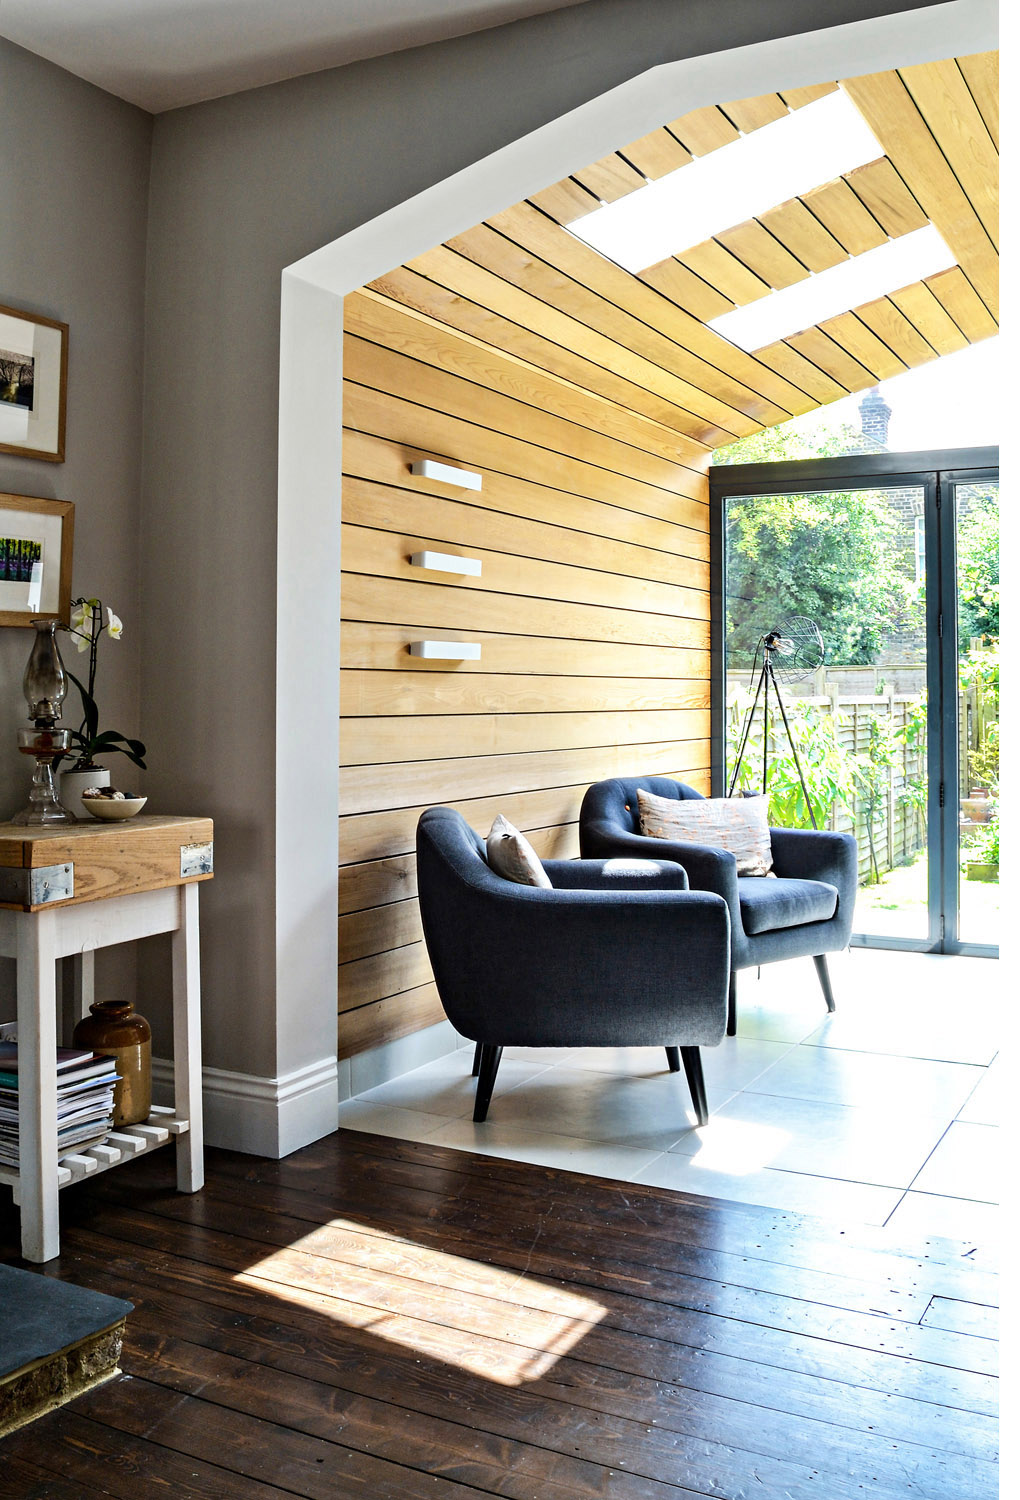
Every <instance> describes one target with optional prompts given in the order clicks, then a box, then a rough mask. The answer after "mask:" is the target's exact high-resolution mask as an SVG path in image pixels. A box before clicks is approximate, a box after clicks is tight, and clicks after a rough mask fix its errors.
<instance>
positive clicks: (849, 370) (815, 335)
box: [786, 328, 875, 391]
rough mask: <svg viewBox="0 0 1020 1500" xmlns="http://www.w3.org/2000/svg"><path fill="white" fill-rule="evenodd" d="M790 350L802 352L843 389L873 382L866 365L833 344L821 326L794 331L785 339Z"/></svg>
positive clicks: (852, 388)
mask: <svg viewBox="0 0 1020 1500" xmlns="http://www.w3.org/2000/svg"><path fill="white" fill-rule="evenodd" d="M786 342H787V343H788V344H789V345H790V347H791V349H796V350H797V352H798V354H803V355H804V357H805V359H809V360H811V362H812V364H815V365H817V366H818V368H819V369H820V370H824V371H825V373H826V375H830V376H831V377H832V379H833V380H835V381H836V382H837V384H839V385H841V386H842V387H843V389H844V390H846V391H859V390H863V389H864V388H865V387H866V386H869V385H874V384H875V377H874V375H873V373H872V372H871V370H868V369H865V367H864V366H863V365H862V364H861V363H860V362H859V361H858V360H856V359H854V358H853V356H852V355H850V354H848V353H847V352H846V350H845V349H843V348H842V347H841V346H840V345H839V344H837V343H835V342H834V341H833V340H832V339H830V338H829V337H828V336H827V335H826V334H824V333H823V332H822V331H821V329H820V328H807V329H805V330H804V332H803V333H794V334H791V335H790V337H789V338H788V339H787V340H786Z"/></svg>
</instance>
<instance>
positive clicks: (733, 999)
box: [726, 969, 737, 1036]
mask: <svg viewBox="0 0 1020 1500" xmlns="http://www.w3.org/2000/svg"><path fill="white" fill-rule="evenodd" d="M736 1034H737V971H736V969H731V970H730V998H729V1004H728V1005H727V1007H726V1035H727V1036H736Z"/></svg>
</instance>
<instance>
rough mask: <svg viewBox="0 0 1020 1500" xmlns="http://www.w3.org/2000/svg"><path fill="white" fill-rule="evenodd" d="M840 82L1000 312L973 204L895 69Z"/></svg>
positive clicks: (988, 246)
mask: <svg viewBox="0 0 1020 1500" xmlns="http://www.w3.org/2000/svg"><path fill="white" fill-rule="evenodd" d="M842 87H843V88H844V89H845V90H846V92H847V93H848V94H849V95H850V98H851V99H852V100H853V102H854V104H856V106H857V108H858V109H859V110H860V112H861V114H862V115H863V116H864V118H865V120H866V121H867V122H868V124H869V125H870V126H871V128H872V130H873V131H874V132H875V134H876V135H877V136H878V139H879V140H880V141H881V143H882V145H883V146H884V147H885V151H886V155H887V156H888V157H889V159H890V160H891V162H892V163H893V165H894V166H895V168H896V170H897V171H898V173H899V174H900V176H901V177H902V178H903V181H904V182H905V183H906V184H907V186H908V187H909V188H910V191H911V192H912V194H913V196H914V197H915V198H916V200H917V202H918V203H919V204H920V206H921V207H922V209H923V210H924V212H925V214H926V215H927V217H928V218H929V219H930V220H931V222H932V223H933V224H934V225H935V227H936V229H938V231H939V233H940V234H941V235H942V238H943V239H944V240H945V242H946V244H947V245H948V246H949V248H950V250H951V251H952V252H953V254H954V255H955V257H956V260H957V262H958V264H959V265H960V266H961V268H962V269H963V270H964V271H965V272H966V273H967V276H968V278H969V279H970V281H971V284H972V285H973V287H974V289H975V290H976V291H977V293H978V295H979V296H980V297H981V299H982V301H983V302H984V303H985V305H986V306H987V308H988V309H989V311H990V312H991V313H992V314H993V316H994V315H995V314H996V313H997V311H998V301H999V279H998V255H997V253H996V249H995V245H994V243H993V242H992V240H991V239H990V238H989V236H988V232H987V230H986V229H985V226H984V225H983V224H982V222H981V219H980V218H979V216H978V214H977V213H976V211H975V209H974V206H973V204H972V203H971V201H970V199H969V198H968V197H967V195H966V193H965V192H964V190H963V188H962V187H961V186H960V183H959V181H958V180H957V178H956V176H955V174H954V172H953V169H952V167H951V166H950V165H949V163H948V162H947V160H946V158H945V156H944V155H943V154H942V151H941V150H940V148H939V145H938V143H937V142H936V141H935V139H934V138H933V137H932V135H931V133H930V132H929V130H928V127H927V125H926V124H925V121H924V118H923V116H922V115H921V113H920V111H919V110H918V108H917V105H916V104H915V103H914V100H913V99H912V98H911V96H910V93H909V92H908V90H907V87H906V84H905V83H904V82H903V79H902V78H901V77H900V75H899V74H898V73H896V72H886V73H872V74H869V75H867V76H866V77H862V78H851V79H847V80H845V81H844V82H843V84H842Z"/></svg>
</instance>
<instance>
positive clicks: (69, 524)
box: [0, 495, 74, 625]
mask: <svg viewBox="0 0 1020 1500" xmlns="http://www.w3.org/2000/svg"><path fill="white" fill-rule="evenodd" d="M73 545H74V506H73V505H72V503H71V501H70V500H42V499H39V498H38V497H37V496H35V495H0V625H30V624H31V623H32V621H33V620H63V622H64V624H65V625H66V624H67V623H68V622H69V620H70V618H71V550H72V547H73Z"/></svg>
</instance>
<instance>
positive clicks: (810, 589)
mask: <svg viewBox="0 0 1020 1500" xmlns="http://www.w3.org/2000/svg"><path fill="white" fill-rule="evenodd" d="M860 441H861V439H860V434H859V433H855V432H854V431H853V429H852V428H850V427H848V426H845V425H844V426H840V427H825V426H820V425H818V424H817V422H816V424H815V425H814V426H808V425H806V424H804V423H800V424H798V423H796V422H790V423H787V424H785V426H784V427H781V428H771V429H766V430H765V431H762V432H756V433H752V434H750V435H749V436H748V437H746V438H741V439H740V440H739V442H736V443H731V444H730V446H729V447H728V448H724V449H720V450H719V451H718V452H717V453H716V454H715V458H714V461H715V462H716V463H722V464H733V463H764V462H774V461H778V460H792V459H798V458H806V457H815V458H831V457H835V456H838V455H840V454H844V453H854V452H857V451H859V448H860ZM896 543H897V523H896V521H895V519H894V517H893V515H892V512H891V511H890V509H889V507H888V505H887V504H886V501H885V498H884V496H883V493H882V491H881V490H863V489H862V490H851V491H830V492H826V493H822V494H811V495H797V494H790V495H766V496H748V497H747V498H740V499H732V500H730V501H729V503H728V505H727V554H726V557H727V606H728V626H727V650H728V660H729V663H730V666H731V667H737V668H739V667H745V668H746V667H749V666H750V665H751V663H752V660H753V657H754V652H755V648H756V646H757V643H758V640H759V638H760V637H761V635H762V634H763V633H764V632H765V631H766V630H768V629H769V628H770V627H771V626H773V625H775V624H778V623H780V622H781V620H783V619H786V618H789V617H790V616H791V615H807V616H808V618H809V619H812V620H815V621H816V622H817V624H818V626H819V628H820V630H821V632H822V636H823V638H824V640H825V656H826V661H828V662H830V663H832V664H837V665H847V666H849V665H860V664H868V663H870V662H874V661H875V660H877V658H878V656H879V654H880V653H881V650H882V646H883V643H884V641H885V639H886V638H887V636H888V634H889V632H890V631H891V630H893V629H896V628H902V627H903V626H904V625H906V624H911V625H916V626H919V627H920V628H922V629H923V623H922V621H921V615H920V607H919V599H918V593H917V589H916V587H915V585H914V583H913V580H912V579H909V578H908V577H907V576H906V575H905V574H904V572H903V569H902V564H901V562H900V561H899V560H898V556H897V546H896Z"/></svg>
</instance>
